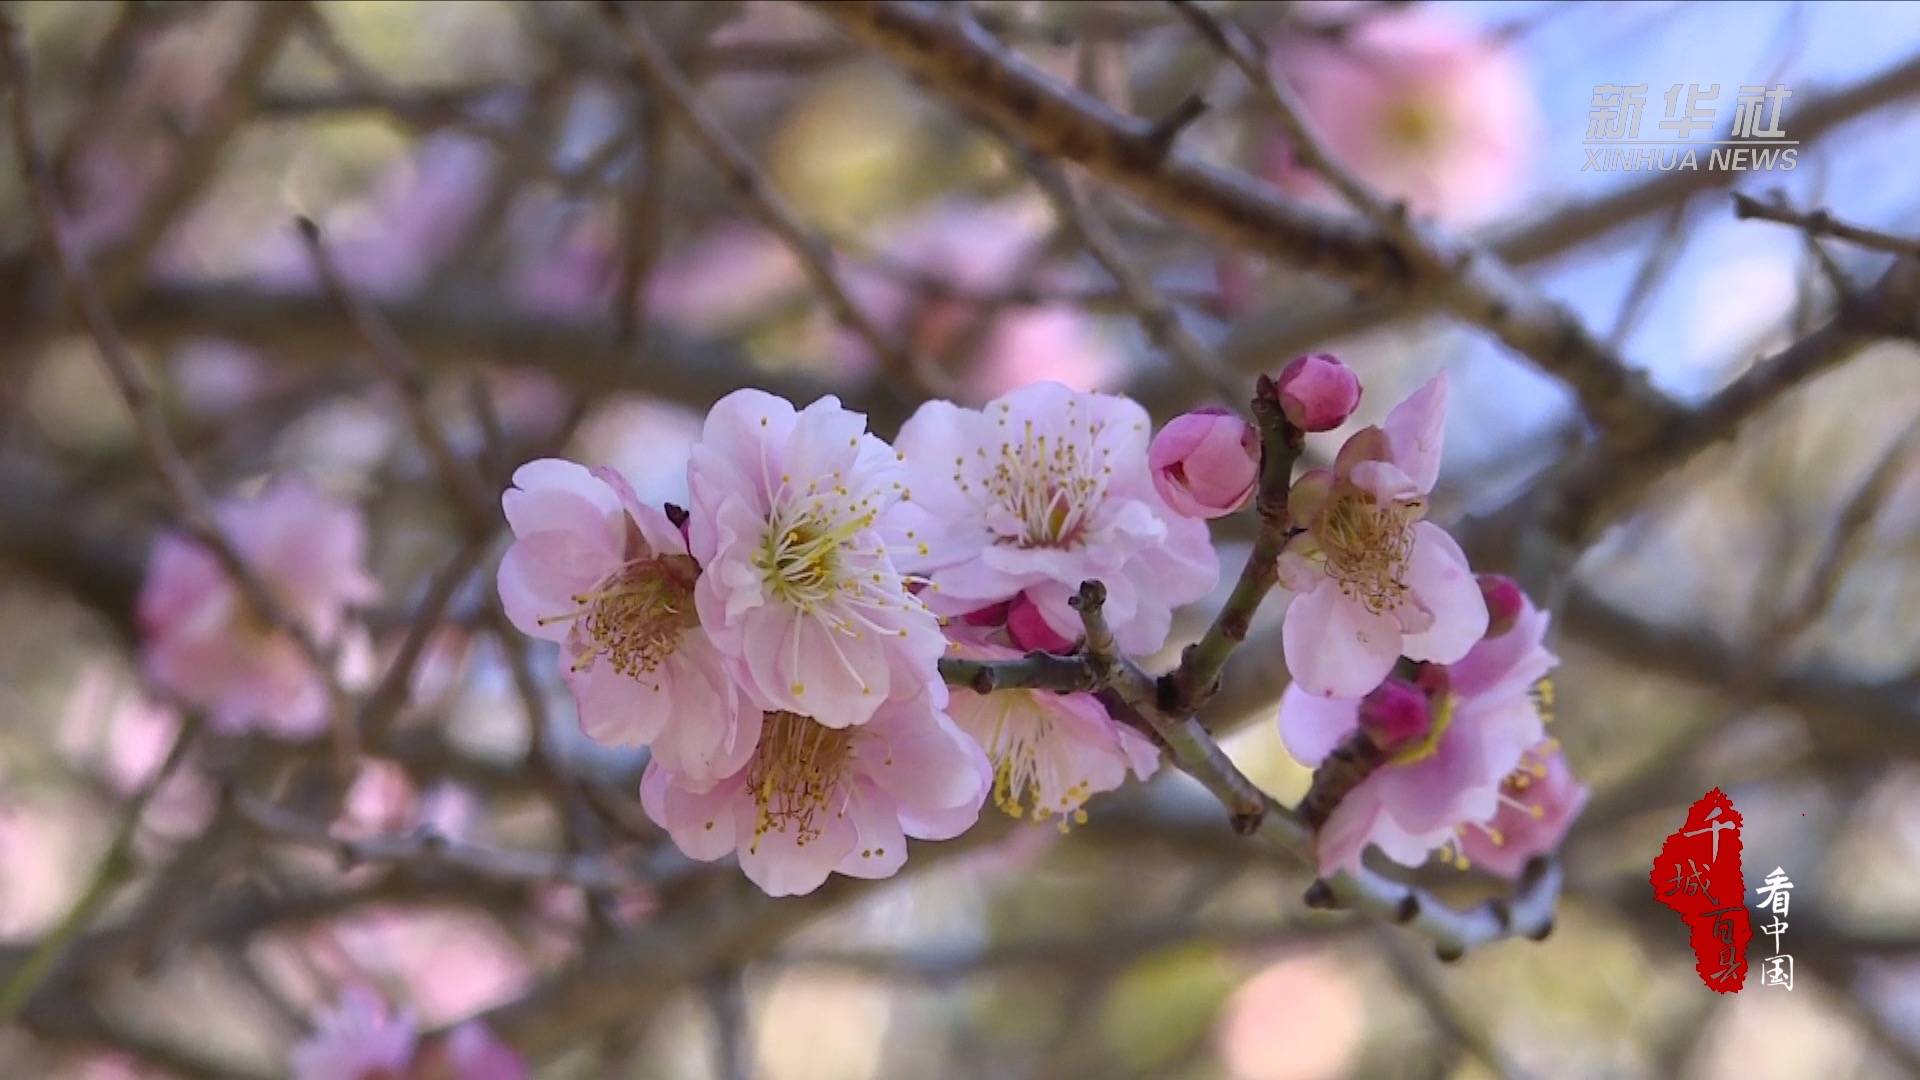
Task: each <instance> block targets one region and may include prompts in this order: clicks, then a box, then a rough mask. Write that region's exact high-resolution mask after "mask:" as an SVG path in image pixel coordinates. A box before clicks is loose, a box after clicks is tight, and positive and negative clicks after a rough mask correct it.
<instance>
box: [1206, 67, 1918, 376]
mask: <svg viewBox="0 0 1920 1080" xmlns="http://www.w3.org/2000/svg"><path fill="white" fill-rule="evenodd" d="M1915 94H1920V59H1916V60H1910V61H1908V62H1906V63H1903V64H1900V65H1897V66H1895V67H1892V68H1889V69H1887V70H1886V71H1883V72H1881V73H1880V74H1878V75H1875V76H1873V77H1871V78H1867V79H1864V80H1862V81H1860V82H1858V83H1856V84H1854V85H1852V86H1847V87H1843V88H1840V89H1837V90H1832V91H1829V92H1826V93H1823V94H1815V95H1808V96H1807V97H1806V99H1805V100H1804V101H1802V100H1801V98H1800V96H1799V95H1796V96H1795V97H1794V103H1795V106H1794V110H1793V135H1794V138H1795V139H1797V140H1799V141H1800V143H1801V144H1802V145H1803V146H1805V145H1806V144H1808V143H1811V142H1813V141H1815V140H1816V139H1819V138H1821V137H1822V136H1825V135H1828V134H1831V133H1832V132H1833V131H1834V130H1836V129H1838V128H1839V127H1841V126H1842V125H1844V124H1846V123H1848V122H1850V121H1852V120H1855V119H1857V118H1859V117H1861V116H1863V115H1865V114H1866V113H1869V112H1872V111H1874V110H1876V109H1879V108H1883V107H1885V106H1887V105H1890V104H1892V103H1894V102H1898V101H1903V100H1905V99H1907V98H1909V97H1912V96H1914V95H1915ZM1743 175H1745V174H1742V173H1737V172H1733V171H1731V170H1716V169H1712V168H1706V169H1698V170H1691V169H1681V170H1676V171H1673V172H1663V173H1659V174H1657V175H1655V176H1654V177H1652V178H1650V179H1647V180H1644V181H1642V182H1640V183H1637V184H1631V185H1627V186H1624V187H1621V188H1619V189H1618V190H1616V191H1613V192H1611V193H1609V194H1606V195H1601V196H1597V197H1595V198H1593V199H1590V200H1588V201H1585V202H1580V203H1575V204H1573V205H1570V206H1562V207H1557V208H1555V209H1553V210H1552V211H1551V212H1549V213H1547V214H1544V215H1542V216H1541V217H1539V218H1538V219H1536V220H1534V221H1532V222H1529V223H1528V224H1525V225H1521V226H1519V227H1517V228H1512V229H1508V230H1504V231H1502V232H1499V233H1497V234H1495V235H1494V236H1493V237H1492V238H1491V239H1489V240H1488V242H1487V246H1488V247H1489V248H1491V249H1492V250H1493V252H1494V254H1496V255H1498V256H1499V257H1500V258H1502V259H1504V260H1506V262H1507V263H1508V264H1509V265H1512V266H1525V265H1529V264H1532V263H1537V262H1543V261H1545V260H1547V259H1551V258H1554V257H1556V256H1559V255H1564V254H1567V253H1568V252H1571V251H1573V250H1574V249H1575V248H1576V247H1578V246H1579V245H1581V244H1584V243H1587V242H1588V241H1591V240H1594V239H1597V238H1599V237H1601V236H1604V235H1606V234H1608V233H1610V232H1612V231H1614V230H1616V229H1619V228H1621V227H1623V226H1625V225H1628V224H1631V223H1633V222H1636V221H1639V220H1640V219H1642V218H1644V217H1646V216H1648V215H1650V214H1654V213H1658V212H1659V211H1661V210H1664V209H1668V208H1671V207H1673V206H1677V205H1679V204H1681V203H1684V202H1685V201H1687V200H1688V199H1690V198H1692V197H1693V196H1694V195H1697V194H1699V193H1701V192H1703V191H1708V190H1712V189H1714V188H1721V187H1725V186H1727V185H1728V184H1730V183H1733V182H1734V181H1735V180H1737V179H1739V178H1740V177H1741V176H1743ZM1428 307H1430V304H1429V303H1427V302H1426V301H1425V300H1423V299H1422V298H1421V297H1393V298H1392V299H1390V300H1381V301H1369V302H1364V303H1352V304H1346V305H1342V306H1339V307H1334V308H1327V309H1324V310H1321V311H1318V312H1309V313H1307V314H1305V315H1302V314H1300V313H1297V312H1295V311H1293V310H1292V305H1289V306H1288V309H1287V310H1286V311H1285V313H1284V314H1278V313H1276V314H1275V315H1273V316H1271V317H1255V318H1253V319H1249V320H1244V321H1242V322H1241V323H1240V324H1239V325H1237V326H1236V327H1234V330H1233V334H1232V335H1231V337H1230V338H1229V339H1228V341H1227V342H1226V343H1225V344H1224V345H1223V346H1222V352H1223V355H1224V357H1225V359H1226V362H1227V363H1228V365H1229V366H1232V367H1234V368H1237V369H1241V370H1246V369H1250V368H1255V367H1258V366H1259V365H1262V364H1265V363H1267V362H1268V359H1269V358H1270V357H1272V356H1274V355H1281V356H1291V355H1293V354H1295V353H1301V352H1307V351H1309V350H1311V349H1314V348H1316V347H1320V346H1323V345H1324V344H1325V343H1327V342H1328V341H1330V340H1332V339H1334V338H1340V337H1346V336H1349V335H1352V334H1356V333H1359V332H1360V331H1362V330H1365V329H1367V328H1368V327H1371V326H1374V325H1377V324H1379V323H1382V322H1387V321H1390V320H1393V319H1400V318H1407V317H1410V316H1413V315H1417V314H1419V313H1420V312H1422V311H1423V310H1426V309H1427V308H1428Z"/></svg>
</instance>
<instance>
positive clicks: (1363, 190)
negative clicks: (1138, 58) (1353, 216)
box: [1168, 0, 1421, 249]
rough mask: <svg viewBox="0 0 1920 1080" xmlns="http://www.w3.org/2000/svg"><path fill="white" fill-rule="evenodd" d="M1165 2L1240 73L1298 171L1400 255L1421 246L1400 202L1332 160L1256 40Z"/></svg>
mask: <svg viewBox="0 0 1920 1080" xmlns="http://www.w3.org/2000/svg"><path fill="white" fill-rule="evenodd" d="M1168 2H1169V3H1170V4H1172V6H1173V7H1174V9H1175V10H1177V11H1179V12H1180V14H1181V16H1182V17H1184V18H1185V19H1186V20H1187V23H1188V24H1189V25H1191V26H1192V27H1193V28H1194V30H1195V31H1197V32H1198V33H1199V34H1200V36H1201V37H1203V38H1205V39H1206V40H1207V43H1208V44H1209V45H1212V46H1213V47H1214V48H1215V49H1217V50H1219V52H1220V54H1221V55H1222V56H1225V57H1226V58H1227V59H1228V60H1231V61H1232V62H1233V66H1234V67H1237V68H1239V69H1240V74H1241V75H1243V76H1245V77H1246V80H1247V82H1248V83H1249V84H1251V85H1252V86H1253V90H1254V93H1256V94H1258V95H1259V96H1260V98H1261V100H1262V101H1264V102H1265V103H1266V105H1267V111H1268V112H1269V113H1271V114H1272V115H1273V118H1274V119H1275V120H1278V121H1279V123H1280V130H1281V131H1282V133H1284V134H1285V135H1286V138H1287V145H1288V146H1289V147H1290V148H1291V149H1292V151H1293V154H1294V156H1295V157H1297V158H1299V160H1300V163H1301V164H1302V165H1303V166H1305V167H1306V168H1308V169H1310V170H1312V171H1313V172H1316V173H1319V174H1320V175H1321V177H1323V178H1324V179H1325V180H1326V181H1327V183H1328V184H1329V185H1331V186H1332V187H1333V189H1334V190H1335V191H1337V192H1339V193H1340V197H1341V198H1343V199H1345V200H1346V201H1347V205H1349V206H1351V207H1353V208H1354V209H1355V210H1356V211H1358V212H1359V213H1360V216H1362V217H1364V218H1366V219H1367V220H1368V221H1371V222H1373V224H1374V225H1375V226H1377V227H1378V228H1379V229H1380V231H1381V232H1383V233H1385V234H1386V235H1388V236H1391V237H1393V239H1394V242H1395V243H1396V244H1398V245H1399V246H1400V247H1402V248H1403V249H1405V248H1407V247H1409V246H1412V245H1416V244H1419V243H1420V242H1421V240H1420V237H1419V235H1418V234H1417V233H1416V232H1414V231H1413V230H1412V229H1411V228H1410V227H1409V221H1408V218H1407V204H1406V203H1405V202H1394V201H1390V200H1388V199H1386V198H1384V197H1383V196H1381V195H1380V193H1379V192H1376V191H1374V190H1373V189H1372V188H1371V187H1369V186H1367V184H1365V183H1364V182H1362V181H1361V179H1360V178H1359V177H1358V176H1356V175H1354V173H1353V172H1351V171H1350V170H1348V169H1347V168H1346V166H1344V165H1343V164H1341V163H1340V162H1339V161H1337V160H1335V158H1334V156H1333V154H1332V153H1331V152H1330V151H1328V149H1327V147H1326V144H1325V143H1324V142H1322V141H1321V139H1320V136H1319V133H1317V132H1316V131H1314V129H1313V125H1312V123H1311V122H1309V121H1308V119H1307V111H1306V107H1305V106H1304V105H1302V104H1301V103H1300V100H1299V98H1298V97H1297V96H1296V95H1295V94H1294V93H1293V91H1292V90H1291V89H1290V88H1289V87H1287V86H1286V84H1284V83H1282V82H1281V81H1280V80H1279V79H1276V78H1274V76H1273V71H1272V70H1271V68H1270V67H1269V66H1268V57H1267V51H1266V48H1265V47H1264V46H1263V45H1262V44H1261V43H1260V42H1259V41H1258V40H1257V39H1255V38H1253V37H1252V36H1250V35H1248V34H1247V33H1246V32H1245V31H1243V30H1241V29H1240V27H1239V26H1237V25H1234V24H1232V23H1230V22H1227V21H1224V20H1221V19H1217V18H1215V17H1214V15H1213V13H1212V12H1211V11H1208V10H1207V9H1206V8H1204V7H1202V6H1201V5H1200V4H1198V3H1195V2H1194V0H1168Z"/></svg>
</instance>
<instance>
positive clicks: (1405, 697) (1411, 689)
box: [1360, 679, 1433, 753]
mask: <svg viewBox="0 0 1920 1080" xmlns="http://www.w3.org/2000/svg"><path fill="white" fill-rule="evenodd" d="M1432 727H1433V712H1432V710H1430V709H1429V708H1428V707H1427V695H1426V694H1424V693H1422V692H1421V690H1420V688H1419V687H1417V686H1414V685H1413V684H1412V683H1409V682H1405V681H1403V680H1401V679H1388V680H1387V681H1386V682H1383V683H1381V684H1380V685H1379V686H1378V687H1376V688H1375V689H1374V691H1373V693H1371V694H1368V695H1367V696H1366V697H1364V698H1362V699H1360V729H1361V730H1362V731H1365V732H1366V733H1367V736H1368V738H1371V739H1372V740H1373V744H1374V745H1375V746H1378V747H1379V748H1380V749H1382V750H1385V751H1387V752H1388V753H1392V752H1393V751H1394V750H1397V749H1399V748H1400V747H1402V746H1405V745H1407V744H1408V743H1411V742H1417V741H1418V740H1420V739H1422V738H1425V737H1426V734H1427V732H1428V731H1429V730H1431V729H1432Z"/></svg>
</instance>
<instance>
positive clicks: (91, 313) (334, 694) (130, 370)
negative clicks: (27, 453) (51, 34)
mask: <svg viewBox="0 0 1920 1080" xmlns="http://www.w3.org/2000/svg"><path fill="white" fill-rule="evenodd" d="M17 34H18V31H17V30H16V28H15V27H14V24H13V22H12V20H11V19H10V18H8V17H6V16H4V15H0V64H3V65H4V66H5V82H6V83H7V85H8V86H9V87H10V88H11V89H12V91H13V133H14V140H13V141H14V150H15V153H16V155H17V156H18V158H19V160H20V167H21V170H22V172H23V174H24V176H25V180H26V186H27V196H28V202H29V204H30V205H31V207H32V211H33V216H34V222H35V224H36V226H37V227H38V229H39V232H40V236H41V239H42V240H43V242H44V243H45V244H46V246H47V248H48V249H49V250H50V252H51V254H52V255H53V257H54V260H55V262H56V263H57V265H58V266H59V269H60V276H61V278H62V280H63V281H64V282H65V283H66V287H67V290H68V292H69V293H71V294H72V295H73V297H74V299H75V302H76V303H77V304H78V305H79V307H80V310H81V314H82V316H83V317H84V319H85V321H86V324H87V329H88V331H89V332H90V333H91V334H92V336H93V340H94V344H95V346H96V347H97V348H98V349H99V352H100V359H101V362H102V363H103V364H104V365H105V367H106V369H107V374H108V377H109V378H110V379H111V380H112V382H113V384H114V387H115V389H117V390H118V391H119V393H120V397H121V399H122V400H123V401H125V402H126V405H127V409H128V411H129V412H131V413H132V414H133V422H134V427H135V429H136V430H137V431H138V433H139V437H140V443H141V446H142V448H143V449H144V451H145V453H146V456H147V460H148V463H149V464H150V465H151V466H152V467H153V469H154V471H155V472H156V473H157V474H158V475H159V478H160V481H161V484H162V486H163V487H164V488H165V490H166V493H167V496H168V499H169V501H170V502H171V504H172V506H173V510H174V512H175V513H176V514H177V515H178V516H179V519H180V524H181V526H182V528H183V529H184V530H185V531H186V532H187V534H188V535H189V536H191V537H192V538H193V539H194V540H196V541H198V542H199V543H200V544H202V545H203V546H205V547H206V548H207V549H208V550H209V551H211V552H212V553H213V555H214V557H215V558H216V559H217V560H218V561H219V563H220V565H221V568H222V569H223V570H225V571H226V572H227V574H228V576H230V577H231V578H232V579H233V580H234V582H235V583H236V584H237V585H238V587H239V589H240V593H241V595H242V596H244V597H245V598H246V601H247V603H248V604H250V605H251V606H252V608H253V610H254V612H255V613H256V614H258V615H259V616H260V617H261V619H262V620H263V621H264V622H266V623H267V624H268V625H270V626H272V627H274V628H275V629H276V630H279V631H281V632H284V633H285V634H287V636H288V637H289V638H290V639H292V640H293V641H294V642H295V644H296V645H298V647H299V648H300V650H301V652H302V653H303V654H304V656H305V658H306V659H307V661H308V662H309V663H311V664H313V665H314V668H315V670H316V671H318V672H319V673H320V675H321V677H322V679H323V681H324V682H325V683H326V686H327V690H328V699H329V702H330V708H329V711H330V713H331V716H332V729H333V732H334V740H335V742H334V749H335V755H336V760H335V764H336V766H338V767H340V768H341V769H343V770H344V769H345V768H346V767H347V764H348V763H349V762H351V761H352V759H353V757H354V756H355V754H356V753H357V750H358V740H357V738H356V736H355V733H354V730H353V724H352V721H351V718H350V717H349V716H348V715H347V713H346V709H345V703H344V698H343V695H342V694H341V692H340V687H339V681H338V680H337V679H336V678H335V673H334V664H333V658H332V656H331V655H330V651H329V650H328V649H327V648H325V647H323V646H322V645H321V643H320V642H318V641H316V640H315V639H314V637H313V635H312V634H311V633H310V632H309V631H308V629H307V627H306V626H305V624H303V623H301V622H300V621H299V620H297V619H294V618H292V617H291V616H289V615H288V614H287V613H286V611H285V609H284V608H283V607H282V606H281V604H280V602H279V601H278V600H277V599H276V598H275V597H274V595H273V593H272V591H271V590H269V589H268V588H267V587H266V585H265V583H264V582H262V581H261V580H260V578H259V576H258V575H256V574H255V573H254V572H253V568H252V567H251V566H249V565H248V564H247V561H246V559H245V558H244V557H242V556H241V555H240V553H239V550H238V549H237V548H235V547H234V545H233V543H232V542H231V541H230V540H229V539H228V537H227V535H226V533H225V530H224V529H223V528H222V527H221V525H220V522H219V519H218V517H217V516H216V515H215V513H214V511H213V505H212V502H211V500H210V499H208V497H207V494H206V492H205V490H203V489H202V488H201V486H200V481H199V479H198V478H197V477H195V476H194V474H193V470H192V469H191V468H189V467H188V466H187V463H186V461H185V459H183V458H182V457H181V456H180V448H179V447H178V446H177V445H176V444H175V443H174V441H173V436H172V434H171V433H170V432H169V431H168V430H167V421H166V416H165V415H164V413H163V411H162V409H161V406H160V402H159V398H158V396H157V395H156V393H155V392H154V388H153V385H152V383H151V382H150V381H149V380H148V377H147V373H146V370H145V369H144V368H142V367H141V366H140V364H139V362H138V361H136V360H135V359H134V358H133V355H132V354H131V353H130V352H128V350H127V346H126V342H125V340H124V339H122V338H121V336H120V331H119V329H118V328H117V327H115V325H114V323H113V318H112V316H111V315H109V314H108V312H107V303H106V299H105V297H104V296H103V295H102V294H101V292H100V290H99V289H98V287H97V286H96V284H95V282H94V280H93V277H92V274H91V273H90V271H89V269H88V267H87V261H86V258H85V256H83V255H82V254H80V252H79V251H78V250H77V249H75V247H74V246H73V243H72V241H71V240H70V239H69V238H68V236H67V235H66V231H65V229H64V228H63V227H62V225H61V221H60V213H59V207H58V205H57V203H56V200H55V198H54V188H53V177H52V174H51V172H50V171H49V169H48V166H47V160H46V155H45V154H44V152H43V151H42V149H41V146H40V142H39V139H37V138H36V137H35V135H34V131H33V99H32V91H31V81H30V78H31V77H30V75H29V71H28V66H27V58H26V52H25V50H24V48H23V47H22V45H21V43H20V41H19V40H18V38H17Z"/></svg>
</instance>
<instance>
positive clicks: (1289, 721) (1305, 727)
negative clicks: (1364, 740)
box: [1280, 686, 1360, 767]
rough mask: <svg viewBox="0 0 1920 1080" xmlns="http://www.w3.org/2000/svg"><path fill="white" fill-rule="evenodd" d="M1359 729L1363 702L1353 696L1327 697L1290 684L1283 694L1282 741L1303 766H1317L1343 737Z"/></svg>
mask: <svg viewBox="0 0 1920 1080" xmlns="http://www.w3.org/2000/svg"><path fill="white" fill-rule="evenodd" d="M1359 729H1360V703H1359V701H1357V700H1356V699H1354V698H1328V697H1321V696H1320V695H1318V694H1310V693H1308V692H1307V691H1305V690H1303V689H1301V688H1300V687H1298V686H1289V687H1287V689H1286V692H1285V693H1284V694H1282V695H1281V696H1280V741H1281V742H1283V743H1285V744H1286V747H1287V753H1289V754H1291V755H1293V760H1295V761H1298V762H1299V763H1300V764H1302V765H1306V766H1309V767H1311V766H1315V765H1318V764H1320V763H1321V762H1322V761H1325V760H1326V759H1327V755H1329V754H1331V753H1333V748H1334V747H1336V746H1338V745H1340V742H1341V740H1343V739H1345V738H1346V737H1347V736H1349V735H1351V734H1353V733H1354V732H1355V731H1358V730H1359Z"/></svg>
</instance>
